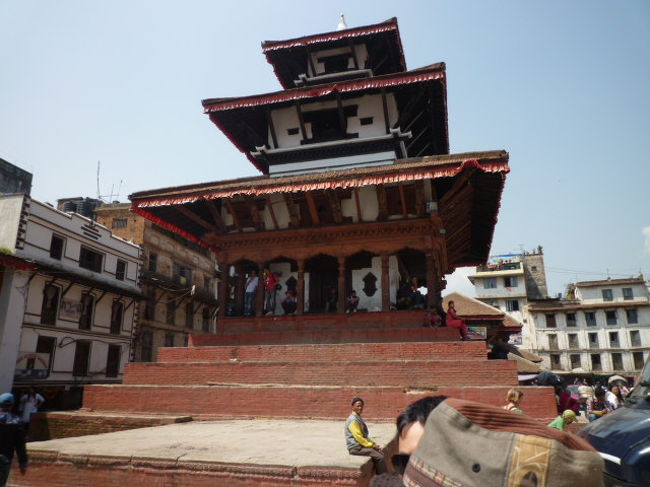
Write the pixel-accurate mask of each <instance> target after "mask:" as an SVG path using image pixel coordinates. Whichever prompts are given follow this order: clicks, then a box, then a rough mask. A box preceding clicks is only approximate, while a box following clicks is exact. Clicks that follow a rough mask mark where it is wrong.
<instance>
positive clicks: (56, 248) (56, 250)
mask: <svg viewBox="0 0 650 487" xmlns="http://www.w3.org/2000/svg"><path fill="white" fill-rule="evenodd" d="M64 242H65V240H64V239H63V238H62V237H59V236H58V235H52V240H51V241H50V257H52V258H53V259H56V260H61V258H62V257H63V245H64Z"/></svg>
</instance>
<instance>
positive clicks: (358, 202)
mask: <svg viewBox="0 0 650 487" xmlns="http://www.w3.org/2000/svg"><path fill="white" fill-rule="evenodd" d="M352 192H353V193H354V202H355V204H356V206H357V221H359V222H362V221H363V213H362V212H361V198H359V188H354V189H353V190H352Z"/></svg>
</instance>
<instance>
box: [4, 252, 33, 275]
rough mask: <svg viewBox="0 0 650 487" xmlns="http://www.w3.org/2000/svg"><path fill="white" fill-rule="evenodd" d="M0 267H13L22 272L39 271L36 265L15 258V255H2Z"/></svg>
mask: <svg viewBox="0 0 650 487" xmlns="http://www.w3.org/2000/svg"><path fill="white" fill-rule="evenodd" d="M0 265H1V266H7V267H13V268H14V269H18V270H20V271H34V270H36V269H38V267H37V266H36V264H33V263H31V262H28V261H26V260H25V259H21V258H20V257H14V256H13V255H9V254H3V253H0Z"/></svg>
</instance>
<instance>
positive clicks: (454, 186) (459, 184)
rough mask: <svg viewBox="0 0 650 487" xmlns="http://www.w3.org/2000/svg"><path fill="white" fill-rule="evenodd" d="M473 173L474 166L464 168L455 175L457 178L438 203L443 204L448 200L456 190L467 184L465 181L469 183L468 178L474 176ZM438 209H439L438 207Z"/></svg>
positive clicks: (474, 170) (474, 171)
mask: <svg viewBox="0 0 650 487" xmlns="http://www.w3.org/2000/svg"><path fill="white" fill-rule="evenodd" d="M475 173H476V168H469V169H465V170H464V171H463V172H462V173H461V174H460V175H459V176H456V177H457V178H458V179H456V181H454V183H453V184H452V186H451V188H449V190H448V191H447V192H446V193H445V195H444V196H443V197H442V198H441V199H440V205H441V206H444V205H445V204H446V203H447V202H449V200H451V199H452V198H453V197H454V195H455V194H456V193H457V192H459V191H461V190H462V189H463V188H464V187H465V186H466V185H467V183H469V180H470V179H471V177H472V176H474V174H475ZM438 209H440V207H439V208H438Z"/></svg>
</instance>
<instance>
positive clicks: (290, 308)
mask: <svg viewBox="0 0 650 487" xmlns="http://www.w3.org/2000/svg"><path fill="white" fill-rule="evenodd" d="M285 294H286V297H285V298H284V299H283V300H282V303H281V304H282V309H283V310H284V314H285V315H292V314H294V313H295V312H296V307H297V305H298V303H297V300H296V293H295V292H294V291H292V290H291V289H289V290H288V291H287V292H286V293H285Z"/></svg>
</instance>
